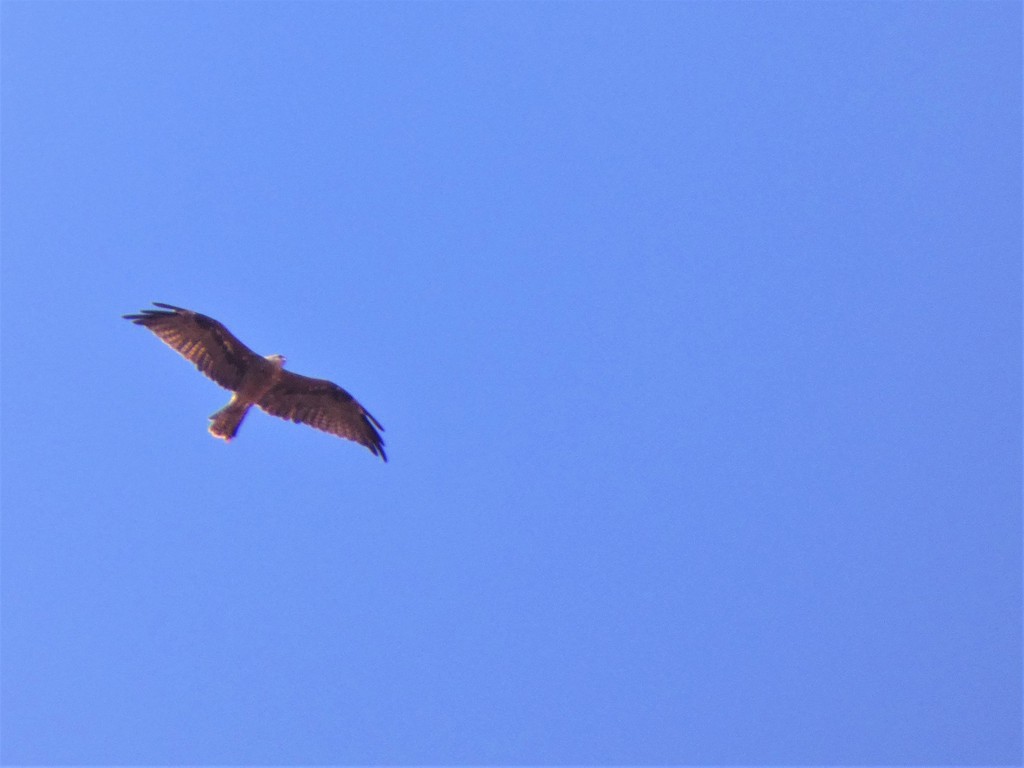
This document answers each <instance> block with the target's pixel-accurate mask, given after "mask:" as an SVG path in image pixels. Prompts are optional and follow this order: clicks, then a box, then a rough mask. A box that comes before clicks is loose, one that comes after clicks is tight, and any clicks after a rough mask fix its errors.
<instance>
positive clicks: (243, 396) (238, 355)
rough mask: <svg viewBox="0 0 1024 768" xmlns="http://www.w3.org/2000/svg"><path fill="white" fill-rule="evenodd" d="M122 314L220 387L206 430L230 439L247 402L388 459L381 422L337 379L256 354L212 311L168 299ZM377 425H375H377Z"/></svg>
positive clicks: (236, 429)
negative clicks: (226, 397) (220, 403)
mask: <svg viewBox="0 0 1024 768" xmlns="http://www.w3.org/2000/svg"><path fill="white" fill-rule="evenodd" d="M153 306H155V307H160V309H143V310H141V311H140V313H139V314H132V315H122V317H123V318H124V319H125V320H130V321H131V322H133V323H135V324H136V325H141V326H142V327H143V328H148V329H149V330H150V331H152V332H153V333H154V334H156V335H157V337H158V338H159V339H160V340H161V341H163V342H164V343H165V344H167V345H168V346H169V347H171V349H174V350H175V351H177V352H178V353H179V354H180V355H181V356H182V357H184V358H185V359H186V360H189V361H190V362H192V363H193V364H194V365H195V367H196V368H198V369H199V371H200V372H201V373H203V374H205V375H206V376H207V377H209V378H210V379H212V380H213V381H215V382H216V383H217V384H219V385H220V386H222V387H224V389H228V390H231V392H232V395H231V401H230V402H229V403H228V404H227V405H226V406H224V407H223V408H221V409H220V410H219V411H217V412H216V413H215V414H213V415H212V416H210V426H209V431H210V434H211V435H213V436H214V437H216V438H219V439H221V440H224V441H225V442H230V441H231V439H232V438H234V437H235V435H236V434H238V428H239V427H240V426H241V424H242V420H243V419H244V418H245V415H246V414H247V413H248V412H249V409H250V408H252V406H254V405H255V406H256V407H257V408H259V409H260V410H262V411H265V412H266V413H269V414H270V415H271V416H278V417H280V418H282V419H288V420H289V421H294V422H296V423H299V424H308V425H309V426H311V427H315V428H316V429H319V430H322V431H324V432H329V433H330V434H332V435H337V436H338V437H343V438H346V439H347V440H352V441H354V442H356V443H359V444H360V445H364V446H366V447H367V448H368V449H369V450H370V452H371V453H372V454H373V455H374V456H379V457H380V458H381V459H383V460H384V461H387V460H388V457H387V454H386V453H385V452H384V440H383V438H382V437H381V436H380V432H383V431H384V427H382V426H381V424H380V422H379V421H377V420H376V419H375V418H373V416H371V415H370V413H369V411H367V410H366V409H365V408H363V406H362V405H360V404H359V402H358V401H357V400H356V399H355V398H354V397H352V395H350V394H349V393H348V392H346V391H345V390H344V389H342V388H341V387H339V386H338V385H337V384H335V383H333V382H330V381H327V380H326V379H313V378H310V377H308V376H300V375H299V374H297V373H292V372H291V371H286V370H285V369H284V364H285V358H284V356H283V355H267V356H266V357H261V356H260V355H258V354H256V353H255V352H253V351H252V350H251V349H249V348H248V347H247V346H245V344H243V343H242V342H241V341H239V340H238V339H237V338H236V337H235V336H234V334H232V333H231V331H229V330H228V329H227V328H225V327H224V325H223V324H222V323H219V322H218V321H216V320H214V319H213V318H212V317H207V316H206V315H203V314H200V313H199V312H194V311H193V310H191V309H183V308H181V307H176V306H174V305H173V304H163V303H161V302H158V301H154V302H153ZM378 430H380V431H378Z"/></svg>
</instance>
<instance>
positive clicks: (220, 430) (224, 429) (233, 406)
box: [209, 402, 250, 441]
mask: <svg viewBox="0 0 1024 768" xmlns="http://www.w3.org/2000/svg"><path fill="white" fill-rule="evenodd" d="M249 408H250V406H249V404H247V403H235V402H230V403H228V404H227V405H225V406H224V407H223V408H221V409H220V410H219V411H217V412H216V413H215V414H213V416H211V417H210V427H209V429H210V434H211V435H213V436H214V437H219V438H220V439H221V440H224V441H230V440H231V438H233V437H234V436H235V435H236V434H237V433H238V428H239V427H240V426H241V425H242V419H244V418H245V414H246V413H248V412H249Z"/></svg>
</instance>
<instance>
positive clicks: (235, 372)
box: [124, 301, 258, 390]
mask: <svg viewBox="0 0 1024 768" xmlns="http://www.w3.org/2000/svg"><path fill="white" fill-rule="evenodd" d="M153 304H154V306H157V307H163V308H164V309H165V310H168V311H166V312H165V311H160V310H156V309H144V310H142V313H141V314H138V315H124V319H125V320H131V321H132V322H133V323H135V324H136V325H141V326H143V327H144V328H149V330H151V331H152V332H153V333H155V334H156V335H157V336H159V337H160V339H161V340H163V342H164V343H165V344H167V345H168V346H170V347H171V348H172V349H175V350H177V351H178V352H179V353H181V355H182V357H184V358H186V359H188V360H191V361H192V362H193V363H194V364H195V366H196V368H198V369H199V370H200V371H202V372H203V373H204V374H206V375H207V376H209V377H210V378H211V379H213V380H214V381H215V382H217V383H218V384H220V385H221V386H222V387H224V388H225V389H230V390H237V389H238V388H239V386H240V385H241V383H242V378H243V377H244V375H245V372H246V370H248V368H249V366H250V365H251V364H252V360H253V358H256V357H258V355H257V354H256V353H255V352H253V351H252V350H251V349H249V348H248V347H247V346H245V344H243V343H242V342H240V341H239V340H238V339H236V338H235V337H234V335H233V334H232V333H231V331H229V330H228V329H227V328H225V327H224V326H223V325H221V324H220V323H218V322H217V321H216V320H214V319H213V318H212V317H207V316H206V315H201V314H199V313H198V312H193V311H192V310H190V309H182V308H181V307H175V306H172V305H170V304H161V303H160V302H157V301H154V302H153Z"/></svg>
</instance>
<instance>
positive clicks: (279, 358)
mask: <svg viewBox="0 0 1024 768" xmlns="http://www.w3.org/2000/svg"><path fill="white" fill-rule="evenodd" d="M267 360H269V361H270V362H272V363H273V364H274V365H276V366H277V367H278V368H284V363H285V359H284V355H267Z"/></svg>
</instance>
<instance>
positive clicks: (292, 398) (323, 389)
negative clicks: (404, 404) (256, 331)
mask: <svg viewBox="0 0 1024 768" xmlns="http://www.w3.org/2000/svg"><path fill="white" fill-rule="evenodd" d="M256 405H258V406H259V407H260V408H262V409H263V410H264V411H266V412H267V413H269V414H270V415H272V416H279V417H281V418H282V419H289V420H290V421H294V422H297V423H299V424H309V426H311V427H316V428H317V429H320V430H323V431H324V432H330V433H331V434H332V435H337V436H338V437H344V438H346V439H348V440H354V441H355V442H357V443H360V444H361V445H365V446H366V447H367V448H369V449H370V451H371V453H373V455H374V456H380V457H381V458H382V459H384V461H387V460H388V457H387V454H386V453H384V440H383V438H382V437H381V436H380V433H379V432H378V431H377V430H378V429H379V430H381V431H383V430H384V427H382V426H381V425H380V422H379V421H377V420H376V419H375V418H373V416H371V415H370V414H369V412H368V411H367V410H366V409H365V408H363V406H361V405H360V404H359V403H358V402H357V401H356V399H355V398H354V397H352V395H350V394H349V393H348V392H346V391H345V390H344V389H342V388H341V387H339V386H338V385H337V384H334V383H333V382H330V381H326V380H324V379H311V378H310V377H308V376H300V375H299V374H297V373H292V372H291V371H282V376H281V378H280V379H279V380H278V382H277V383H276V384H275V385H274V386H273V387H271V388H270V390H269V391H268V392H267V393H266V394H265V395H263V397H261V398H260V399H259V400H257V401H256ZM375 427H376V429H375Z"/></svg>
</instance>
